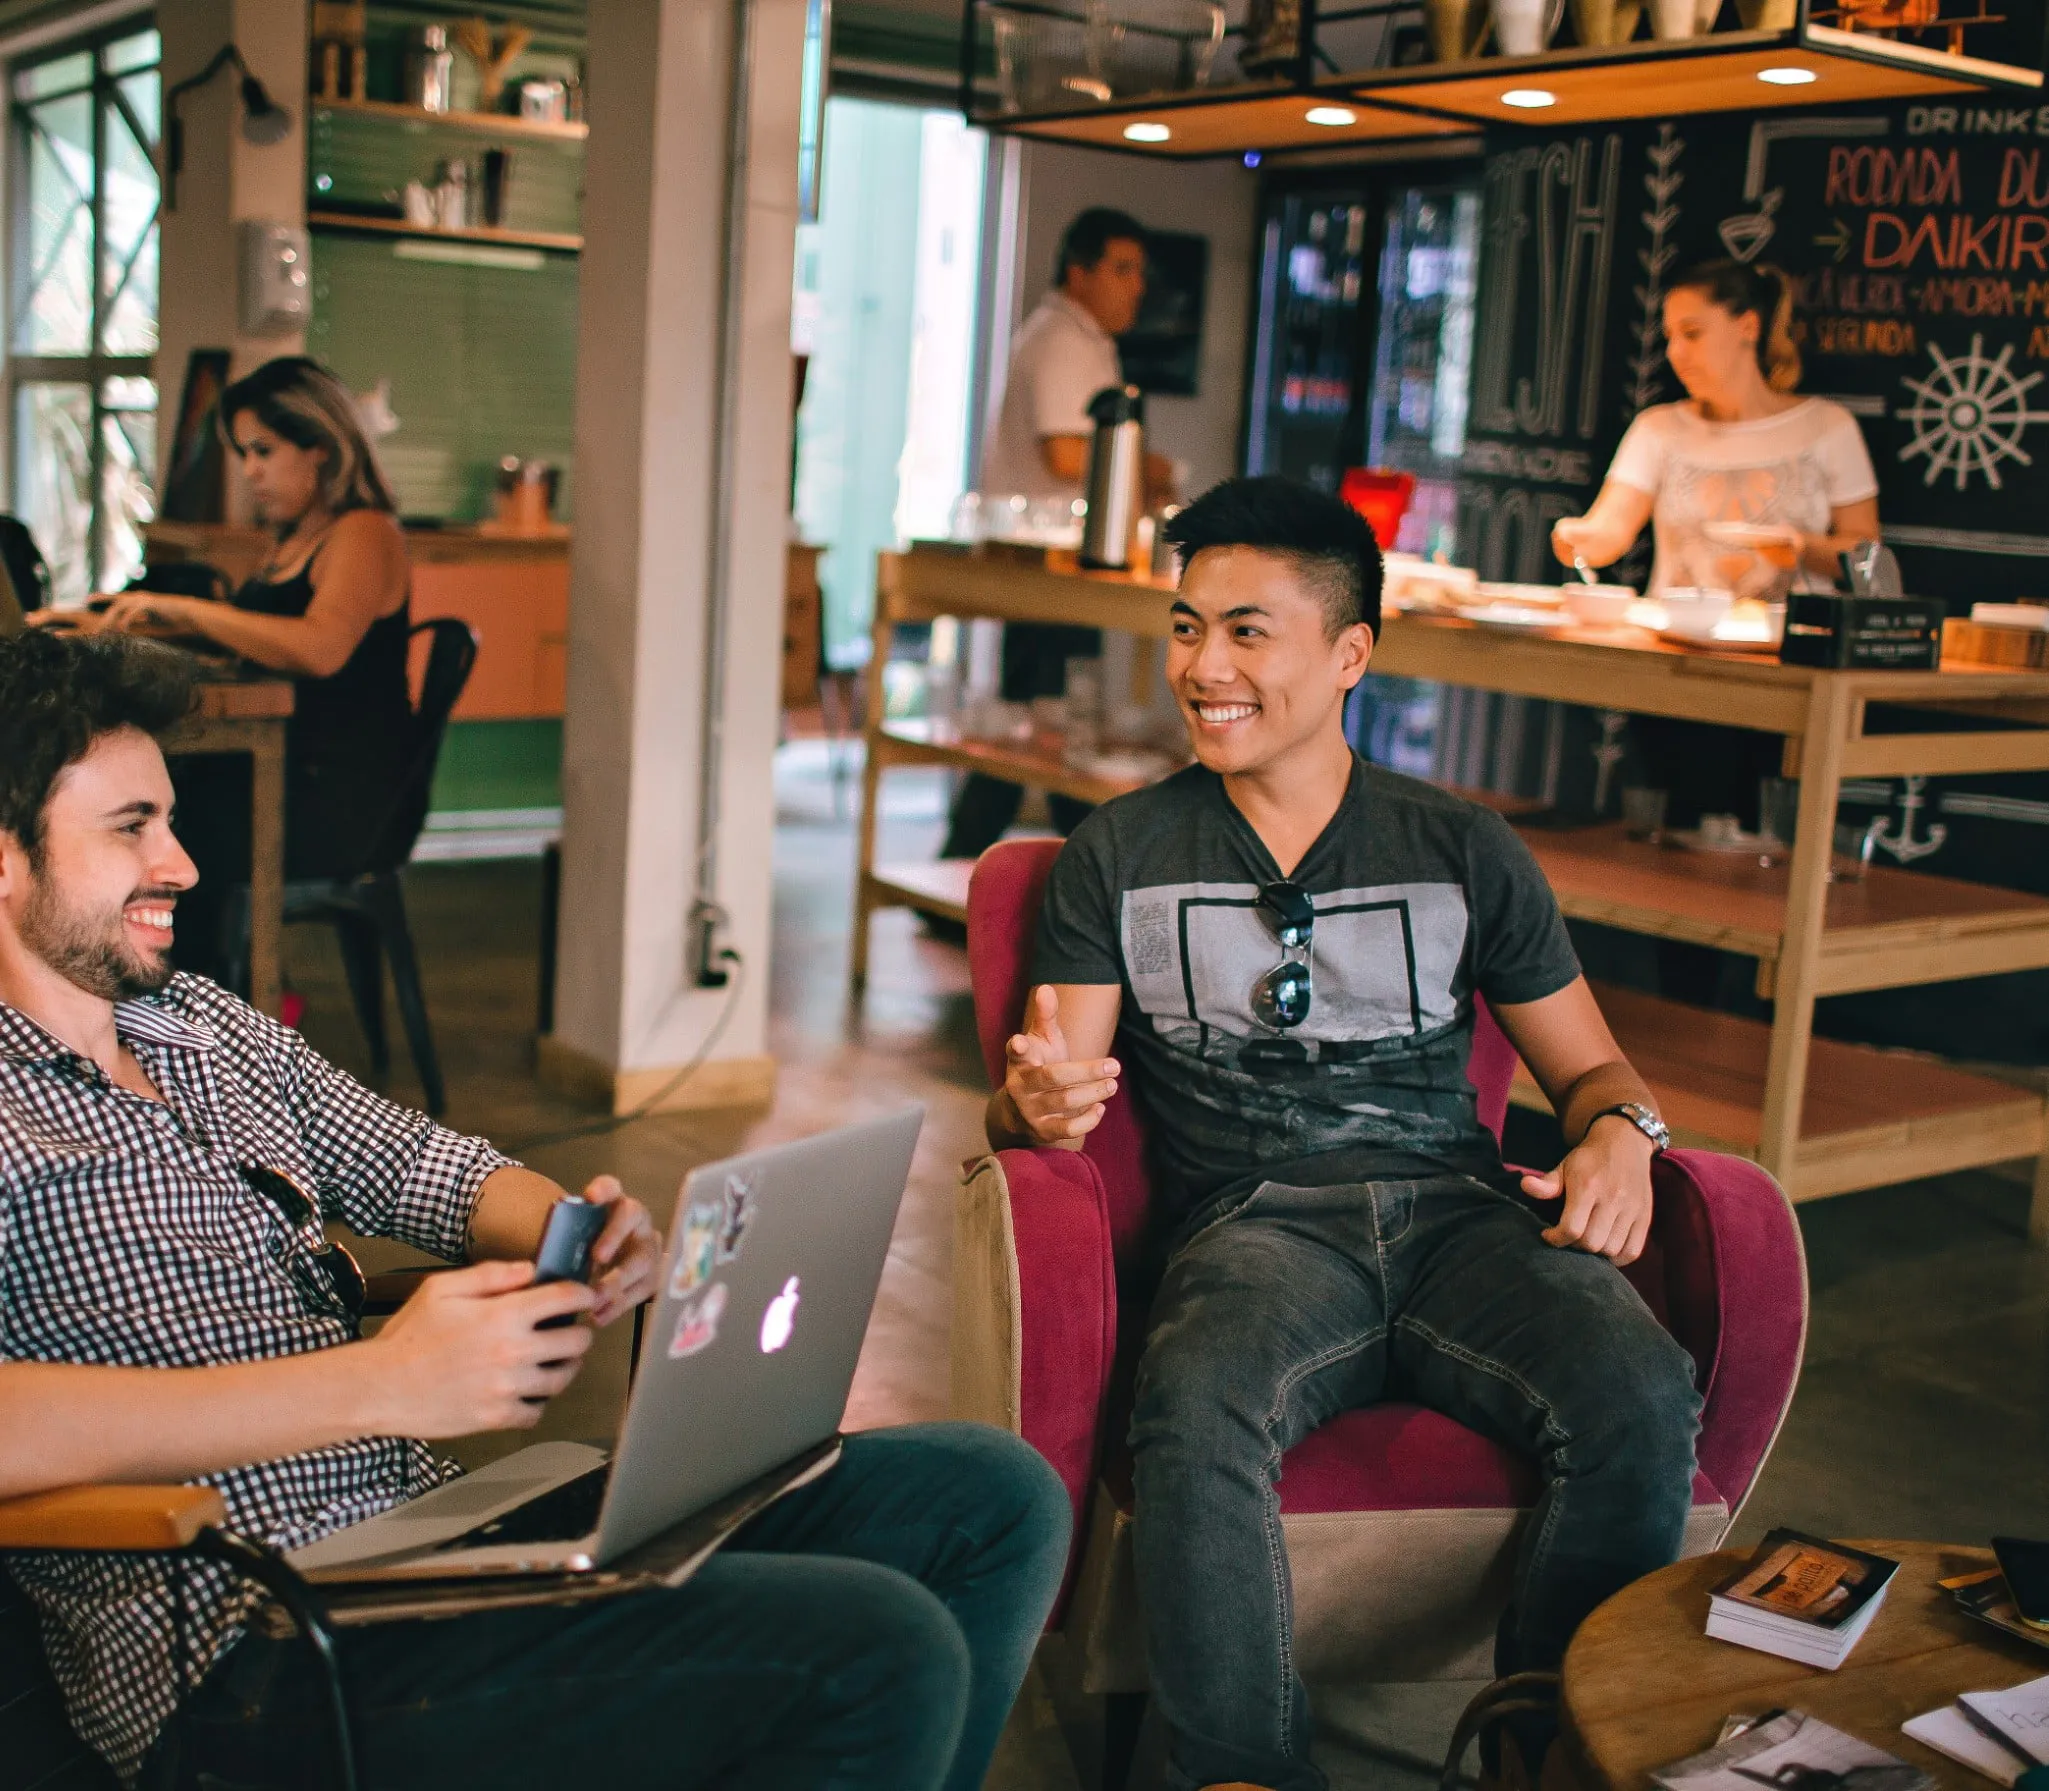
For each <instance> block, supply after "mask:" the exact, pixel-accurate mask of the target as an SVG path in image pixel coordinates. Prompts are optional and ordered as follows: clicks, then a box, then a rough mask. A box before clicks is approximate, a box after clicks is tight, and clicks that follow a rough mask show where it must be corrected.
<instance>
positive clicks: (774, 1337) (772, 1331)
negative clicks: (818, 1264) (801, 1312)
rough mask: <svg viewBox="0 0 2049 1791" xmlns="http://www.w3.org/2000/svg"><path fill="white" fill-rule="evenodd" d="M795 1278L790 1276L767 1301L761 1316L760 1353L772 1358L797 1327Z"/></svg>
mask: <svg viewBox="0 0 2049 1791" xmlns="http://www.w3.org/2000/svg"><path fill="white" fill-rule="evenodd" d="M798 1297H799V1296H798V1293H797V1277H796V1276H795V1275H792V1276H791V1277H790V1278H789V1280H787V1281H785V1282H784V1283H783V1291H782V1292H781V1293H779V1294H777V1295H776V1297H775V1298H774V1299H772V1300H771V1301H769V1303H768V1310H767V1311H766V1312H764V1313H763V1314H762V1315H761V1353H762V1354H763V1355H764V1356H772V1355H774V1354H775V1352H776V1351H777V1350H779V1349H781V1348H782V1347H783V1345H784V1344H786V1343H788V1342H789V1341H790V1333H791V1332H792V1331H793V1330H795V1329H796V1326H797V1300H798Z"/></svg>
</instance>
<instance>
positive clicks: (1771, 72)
mask: <svg viewBox="0 0 2049 1791" xmlns="http://www.w3.org/2000/svg"><path fill="white" fill-rule="evenodd" d="M1757 78H1758V79H1759V80H1760V81H1763V82H1766V83H1767V84H1769V85H1770V86H1773V87H1805V86H1806V85H1807V84H1808V83H1809V82H1811V81H1818V80H1820V79H1821V77H1820V76H1819V75H1817V74H1816V73H1815V72H1814V70H1813V69H1811V68H1761V69H1759V70H1758V71H1757Z"/></svg>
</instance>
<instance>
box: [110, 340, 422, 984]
mask: <svg viewBox="0 0 2049 1791" xmlns="http://www.w3.org/2000/svg"><path fill="white" fill-rule="evenodd" d="M220 416H221V429H222V433H223V434H224V435H225V436H226V437H227V440H228V444H229V446H230V447H231V448H232V449H233V451H234V454H235V458H236V460H237V461H238V462H239V463H240V465H241V469H242V476H243V478H244V479H245V480H246V481H247V482H248V486H249V491H250V494H251V496H252V497H253V498H254V500H255V504H256V515H257V519H258V521H260V522H261V523H262V524H263V525H264V526H265V527H266V528H268V529H269V530H270V531H271V533H272V535H273V536H274V537H275V541H276V545H275V546H274V547H273V548H272V550H271V554H270V558H269V559H268V560H267V561H266V562H265V563H264V565H263V567H262V569H261V570H259V571H258V572H257V574H256V576H255V577H254V578H252V579H250V580H249V581H248V582H247V583H246V584H244V585H243V586H242V588H241V589H240V590H238V591H237V592H236V593H235V594H234V596H233V597H232V598H230V599H229V600H228V601H227V602H225V603H221V602H216V601H214V600H212V599H210V598H205V597H181V596H172V595H168V594H166V593H164V592H160V591H127V592H124V593H122V594H121V595H120V596H118V597H116V598H115V599H114V600H113V603H112V605H111V606H110V607H109V608H108V609H107V611H106V613H105V615H104V616H102V617H101V618H100V620H99V626H100V627H101V628H102V629H117V630H132V631H141V632H147V633H152V634H165V633H168V634H174V635H185V636H197V637H200V638H202V639H204V640H206V641H210V642H212V643H213V644H214V645H216V646H219V647H224V648H226V649H227V650H228V651H229V652H231V653H234V654H236V655H237V656H238V657H240V658H242V659H246V660H249V661H250V662H252V663H253V664H256V665H260V666H263V667H265V668H267V669H268V670H270V671H274V672H281V673H283V674H284V675H285V676H287V677H289V678H291V679H292V680H293V681H294V683H295V684H296V686H297V699H298V700H297V704H296V706H295V708H294V710H293V714H292V718H291V721H290V722H289V724H288V725H287V728H286V734H285V875H286V876H287V877H289V878H293V879H295V880H296V879H308V880H311V879H318V878H329V877H347V876H351V875H353V874H355V873H356V872H357V871H359V870H361V869H362V868H363V866H364V864H365V863H366V862H367V861H368V860H369V858H370V856H371V854H372V853H373V852H374V851H375V850H376V847H377V843H378V842H377V837H376V836H377V833H378V830H379V829H380V828H381V827H382V825H383V823H384V820H385V818H386V816H387V814H388V813H389V811H390V808H391V803H392V799H393V798H394V797H395V796H396V794H397V793H398V788H399V784H400V782H401V781H402V780H403V778H404V777H405V775H406V772H407V769H408V766H409V760H410V757H411V748H412V702H411V697H410V694H409V691H408V686H407V682H406V645H407V634H408V630H409V628H410V626H411V616H410V614H409V610H408V602H409V598H410V594H411V588H412V567H411V564H410V562H409V561H408V559H407V556H406V544H405V534H404V531H403V530H401V528H400V527H399V522H398V516H397V505H396V504H395V503H394V502H393V500H392V495H391V488H390V486H389V485H387V484H386V482H385V478H384V474H383V472H382V470H381V469H380V468H379V467H378V464H377V457H376V455H375V453H374V452H373V451H372V449H371V447H370V442H369V439H368V437H366V436H365V435H364V433H363V427H362V424H361V422H360V421H359V420H358V417H357V413H356V400H355V395H354V394H353V393H352V392H350V390H349V389H348V387H347V386H345V385H343V384H342V382H341V381H340V380H339V379H337V378H336V377H335V376H334V375H333V374H332V373H330V372H328V370H327V369H326V368H325V367H323V366H321V365H320V363H319V362H318V361H315V360H311V359H309V358H307V357H306V356H304V355H288V356H285V357H283V358H281V359H278V360H275V361H270V362H267V363H266V364H265V365H263V366H261V367H259V368H257V370H256V371H255V372H254V373H251V374H249V375H248V376H247V377H246V378H244V379H240V380H237V381H236V382H235V383H234V384H233V385H231V386H230V387H229V388H228V389H227V391H226V392H225V393H224V394H223V395H222V398H221V406H220ZM173 776H174V781H175V782H176V784H177V789H178V832H179V835H180V837H181V838H182V839H183V841H184V844H185V849H186V850H187V851H188V852H190V853H191V855H192V857H193V860H194V862H195V863H197V864H198V866H199V868H200V871H201V873H202V878H201V882H200V885H199V890H200V891H201V892H207V891H211V894H210V895H206V894H201V896H200V899H199V900H197V901H195V900H194V899H193V898H192V897H189V896H188V897H187V898H186V903H185V907H186V916H185V921H184V924H182V925H181V926H180V927H179V929H178V962H179V965H180V967H181V968H184V969H187V970H196V971H200V972H203V973H205V974H208V975H214V976H218V975H219V974H220V972H221V971H222V969H223V968H224V966H225V965H226V964H227V963H228V962H229V961H230V959H231V954H230V953H229V952H228V951H227V950H226V949H225V942H224V940H223V938H222V923H223V920H224V915H225V898H226V896H227V895H228V893H229V891H230V890H231V889H233V888H235V887H238V886H240V885H243V884H246V883H247V882H248V881H249V849H250V841H249V776H250V766H249V760H248V759H247V757H246V756H243V755H240V754H237V755H232V756H225V755H224V756H207V757H198V758H183V757H181V758H180V759H178V760H177V761H176V762H175V767H174V772H173ZM195 909H203V910H204V912H198V913H195V912H193V910H195ZM232 955H239V954H232Z"/></svg>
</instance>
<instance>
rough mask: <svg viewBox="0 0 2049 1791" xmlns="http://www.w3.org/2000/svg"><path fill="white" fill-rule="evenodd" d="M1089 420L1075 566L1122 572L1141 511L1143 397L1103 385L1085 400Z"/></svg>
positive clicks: (1128, 388) (1127, 389)
mask: <svg viewBox="0 0 2049 1791" xmlns="http://www.w3.org/2000/svg"><path fill="white" fill-rule="evenodd" d="M1089 416H1090V417H1091V418H1092V419H1094V422H1095V425H1096V432H1095V434H1094V435H1093V436H1091V437H1090V438H1089V472H1088V485H1087V487H1086V490H1087V495H1088V516H1087V518H1086V520H1085V521H1084V522H1083V523H1082V529H1081V563H1082V564H1083V565H1084V566H1095V567H1106V568H1113V569H1115V570H1118V571H1122V570H1123V569H1124V568H1125V567H1127V566H1129V565H1130V564H1131V542H1132V534H1133V531H1134V530H1135V529H1136V527H1137V524H1138V519H1139V515H1140V513H1141V512H1142V511H1143V509H1144V507H1145V394H1144V393H1143V392H1141V391H1140V390H1139V389H1138V387H1136V386H1105V387H1104V388H1103V389H1102V390H1101V391H1100V392H1098V393H1097V394H1096V395H1095V396H1094V397H1093V398H1091V399H1090V400H1089Z"/></svg>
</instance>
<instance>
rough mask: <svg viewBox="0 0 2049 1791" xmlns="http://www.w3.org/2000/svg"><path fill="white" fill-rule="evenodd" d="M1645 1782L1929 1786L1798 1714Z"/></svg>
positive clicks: (1721, 1787) (1864, 1788)
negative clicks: (1831, 1783)
mask: <svg viewBox="0 0 2049 1791" xmlns="http://www.w3.org/2000/svg"><path fill="white" fill-rule="evenodd" d="M1651 1780H1652V1782H1653V1783H1654V1784H1659V1785H1663V1786H1665V1787H1666V1791H1756V1788H1757V1787H1758V1786H1759V1785H1766V1786H1789V1787H1802V1786H1813V1787H1816V1788H1817V1791H1819V1788H1820V1787H1822V1786H1823V1785H1824V1784H1825V1783H1827V1782H1828V1781H1831V1780H1832V1781H1834V1786H1835V1787H1836V1788H1838V1791H1929V1787H1931V1786H1932V1785H1933V1784H1934V1780H1933V1779H1931V1778H1930V1777H1929V1775H1928V1774H1927V1773H1925V1772H1923V1771H1922V1770H1921V1769H1920V1768H1919V1767H1918V1766H1910V1765H1908V1764H1907V1762H1906V1761H1904V1760H1901V1759H1899V1758H1897V1757H1896V1756H1894V1755H1892V1754H1888V1753H1885V1752H1883V1751H1882V1750H1881V1749H1878V1748H1875V1747H1873V1746H1871V1745H1870V1743H1868V1742H1864V1741H1859V1740H1858V1739H1857V1738H1856V1737H1855V1736H1854V1735H1845V1734H1844V1733H1843V1732H1842V1730H1840V1729H1832V1728H1830V1727H1829V1725H1828V1724H1827V1723H1825V1722H1822V1721H1821V1720H1820V1719H1819V1718H1817V1717H1812V1716H1809V1715H1807V1714H1806V1713H1805V1712H1804V1711H1799V1710H1789V1711H1787V1712H1786V1713H1785V1714H1784V1715H1783V1716H1776V1717H1774V1718H1772V1720H1771V1721H1770V1722H1768V1723H1759V1724H1758V1725H1757V1727H1756V1728H1754V1729H1751V1730H1749V1731H1747V1732H1746V1733H1744V1734H1742V1735H1740V1736H1738V1737H1737V1738H1736V1739H1735V1740H1734V1741H1731V1742H1726V1743H1724V1744H1723V1745H1722V1746H1721V1747H1717V1748H1710V1749H1709V1750H1708V1751H1707V1752H1706V1753H1704V1754H1695V1755H1694V1756H1693V1758H1692V1759H1690V1760H1679V1761H1675V1762H1674V1763H1673V1764H1672V1765H1670V1766H1666V1767H1663V1768H1661V1769H1660V1770H1658V1771H1657V1772H1654V1773H1652V1774H1651Z"/></svg>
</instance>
